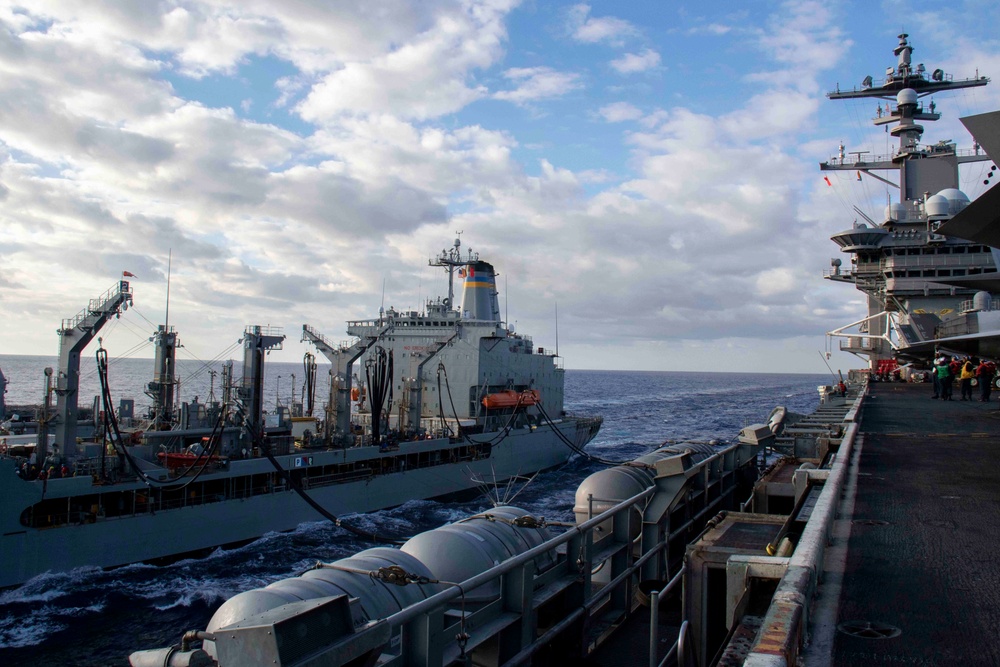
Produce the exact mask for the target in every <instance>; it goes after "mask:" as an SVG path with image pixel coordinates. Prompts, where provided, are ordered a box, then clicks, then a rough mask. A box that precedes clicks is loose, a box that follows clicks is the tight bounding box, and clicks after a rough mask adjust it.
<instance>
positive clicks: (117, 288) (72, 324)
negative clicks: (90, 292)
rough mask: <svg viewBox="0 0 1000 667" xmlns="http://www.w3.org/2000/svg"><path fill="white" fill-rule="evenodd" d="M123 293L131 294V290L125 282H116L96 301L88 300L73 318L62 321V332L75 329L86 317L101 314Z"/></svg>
mask: <svg viewBox="0 0 1000 667" xmlns="http://www.w3.org/2000/svg"><path fill="white" fill-rule="evenodd" d="M123 287H124V288H125V289H124V290H123V289H122V288H123ZM123 293H124V294H131V293H132V289H131V288H130V287H129V286H128V283H127V282H125V281H124V280H123V281H120V282H117V283H115V284H114V285H112V286H111V287H109V288H108V290H107V291H106V292H105V293H104V294H102V295H101V296H99V297H97V298H96V299H90V301H89V302H88V304H87V307H86V308H84V309H83V310H81V311H80V312H79V313H77V314H76V315H75V316H73V317H71V318H68V319H64V320H63V321H62V331H69V330H70V329H75V328H77V327H78V326H79V325H80V323H81V322H83V321H84V320H85V319H87V318H88V317H93V316H95V315H99V314H101V313H103V312H104V311H105V309H106V308H107V305H108V304H109V303H111V301H113V300H115V299H117V298H118V297H119V296H120V295H121V294H123Z"/></svg>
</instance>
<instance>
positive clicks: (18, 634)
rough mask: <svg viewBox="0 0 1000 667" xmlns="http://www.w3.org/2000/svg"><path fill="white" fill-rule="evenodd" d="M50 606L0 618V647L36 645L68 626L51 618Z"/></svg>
mask: <svg viewBox="0 0 1000 667" xmlns="http://www.w3.org/2000/svg"><path fill="white" fill-rule="evenodd" d="M52 616H53V610H52V608H51V607H44V608H42V609H38V610H35V611H32V612H31V613H30V614H28V615H27V616H17V617H14V616H5V617H3V618H0V648H24V647H26V646H37V645H39V644H41V643H42V642H44V641H45V640H46V639H47V638H48V637H49V636H50V635H52V634H53V633H55V632H59V631H60V630H65V629H66V628H67V627H68V626H67V625H66V624H65V623H60V622H58V621H56V620H55V619H53V618H52Z"/></svg>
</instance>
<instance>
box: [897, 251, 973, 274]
mask: <svg viewBox="0 0 1000 667" xmlns="http://www.w3.org/2000/svg"><path fill="white" fill-rule="evenodd" d="M981 257H982V256H978V255H977V254H975V253H958V254H948V255H940V254H934V255H891V256H889V257H886V258H885V260H884V264H883V267H884V268H885V269H886V270H893V269H897V268H898V269H910V268H937V267H953V268H954V267H957V268H967V269H985V268H992V264H987V263H986V262H984V261H982V259H981Z"/></svg>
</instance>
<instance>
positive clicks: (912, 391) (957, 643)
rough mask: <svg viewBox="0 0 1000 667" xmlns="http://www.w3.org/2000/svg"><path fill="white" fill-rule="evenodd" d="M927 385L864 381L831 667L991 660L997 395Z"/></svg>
mask: <svg viewBox="0 0 1000 667" xmlns="http://www.w3.org/2000/svg"><path fill="white" fill-rule="evenodd" d="M931 393H932V390H931V387H930V386H929V385H904V384H873V385H871V392H870V397H869V400H868V401H866V403H865V407H864V413H863V417H862V422H861V431H862V433H863V444H862V448H861V452H860V459H859V471H858V485H857V497H856V501H855V507H854V517H853V522H852V526H851V538H850V543H849V549H848V556H847V563H846V572H845V574H844V582H843V593H842V596H841V602H840V608H839V613H838V620H837V624H838V631H837V632H836V634H835V638H834V651H833V664H835V665H862V664H880V665H881V664H906V665H997V664H1000V643H998V642H997V641H996V632H997V628H998V627H1000V570H998V569H997V567H996V554H997V550H998V548H1000V411H998V403H997V401H996V396H995V395H994V397H993V402H992V403H980V402H978V401H977V400H975V399H974V400H973V401H972V402H962V401H959V400H958V399H956V400H954V401H950V402H944V401H940V400H932V399H931ZM976 396H977V398H978V392H977V393H976ZM897 630H898V632H897ZM848 632H853V633H854V634H848Z"/></svg>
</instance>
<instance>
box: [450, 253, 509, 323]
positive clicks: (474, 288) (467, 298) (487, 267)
mask: <svg viewBox="0 0 1000 667" xmlns="http://www.w3.org/2000/svg"><path fill="white" fill-rule="evenodd" d="M461 273H464V274H465V292H464V294H463V295H462V317H463V318H464V319H467V320H481V321H486V322H496V323H497V324H499V323H500V305H499V303H498V301H497V278H496V272H495V271H494V270H493V265H492V264H489V263H487V262H473V263H471V264H469V265H467V266H466V267H465V268H464V269H462V271H461V272H460V275H461Z"/></svg>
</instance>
